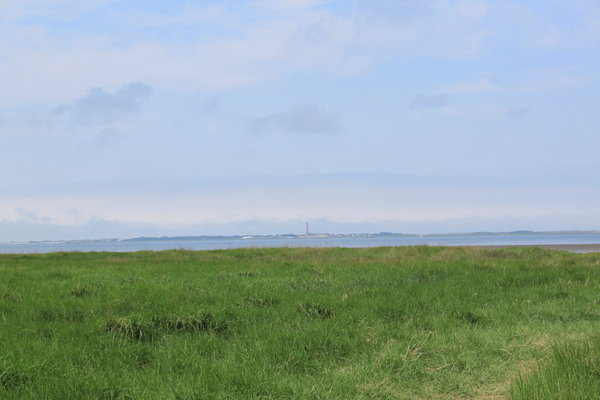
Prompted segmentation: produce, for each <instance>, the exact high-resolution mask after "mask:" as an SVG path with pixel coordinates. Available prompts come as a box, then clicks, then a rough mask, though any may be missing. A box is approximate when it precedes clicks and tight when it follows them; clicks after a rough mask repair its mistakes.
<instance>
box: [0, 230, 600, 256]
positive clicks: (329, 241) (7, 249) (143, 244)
mask: <svg viewBox="0 0 600 400" xmlns="http://www.w3.org/2000/svg"><path fill="white" fill-rule="evenodd" d="M599 243H600V234H527V235H514V234H512V235H466V236H460V235H456V236H430V235H428V236H424V237H412V236H411V237H357V238H347V237H344V238H335V237H328V238H306V239H249V240H243V239H235V240H216V239H215V240H167V241H165V240H159V241H138V242H135V241H132V242H129V241H122V242H101V243H52V244H50V243H42V244H13V245H8V244H0V253H50V252H58V251H84V252H86V251H109V252H126V251H127V252H128V251H142V250H150V251H160V250H173V249H186V250H222V249H234V248H244V247H285V246H289V247H380V246H419V245H428V246H524V245H567V244H570V245H572V244H599Z"/></svg>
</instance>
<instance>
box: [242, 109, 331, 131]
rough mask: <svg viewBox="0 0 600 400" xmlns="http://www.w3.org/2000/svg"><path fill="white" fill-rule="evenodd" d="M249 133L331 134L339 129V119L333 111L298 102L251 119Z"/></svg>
mask: <svg viewBox="0 0 600 400" xmlns="http://www.w3.org/2000/svg"><path fill="white" fill-rule="evenodd" d="M248 130H249V131H250V132H251V133H255V134H261V133H271V132H276V133H277V132H284V133H292V134H309V135H311V134H317V135H319V134H333V133H337V132H339V130H340V119H339V116H338V115H337V114H335V113H331V112H327V111H324V110H322V109H320V108H317V107H316V106H314V105H311V104H300V105H296V106H294V107H292V108H290V109H289V110H288V111H285V112H278V113H274V114H271V115H268V116H266V117H258V118H254V119H252V120H251V121H250V122H249V123H248Z"/></svg>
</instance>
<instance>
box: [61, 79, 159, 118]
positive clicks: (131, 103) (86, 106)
mask: <svg viewBox="0 0 600 400" xmlns="http://www.w3.org/2000/svg"><path fill="white" fill-rule="evenodd" d="M151 93H152V88H150V86H148V85H146V84H144V83H140V82H134V83H129V84H127V85H123V86H122V87H121V88H120V89H119V90H118V91H117V92H116V93H114V94H110V93H107V92H106V91H104V90H103V89H101V88H94V89H92V90H91V91H90V93H89V94H88V95H86V96H84V97H81V98H79V99H77V100H75V101H74V102H73V103H72V104H68V105H63V106H60V107H58V108H57V109H55V110H54V115H56V116H57V117H67V118H68V119H70V120H72V121H73V122H75V123H79V124H83V125H89V124H96V123H100V124H106V123H112V122H115V121H116V120H119V119H121V118H124V117H128V116H131V115H136V114H139V113H140V105H139V103H140V102H141V101H144V100H147V99H148V98H149V97H150V94H151Z"/></svg>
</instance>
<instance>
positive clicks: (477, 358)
mask: <svg viewBox="0 0 600 400" xmlns="http://www.w3.org/2000/svg"><path fill="white" fill-rule="evenodd" d="M599 289H600V253H590V254H571V253H567V252H559V251H554V250H544V249H539V248H507V249H494V250H484V249H480V248H466V247H465V248H455V247H427V246H414V247H382V248H369V249H348V248H320V249H308V248H279V249H236V250H219V251H186V250H176V251H161V252H146V251H143V252H135V253H51V254H11V255H7V254H3V255H0V398H2V399H486V400H491V399H508V400H525V399H547V400H549V399H565V400H566V399H598V398H600V384H599V383H600V335H599V333H600V329H599V328H600V304H599V302H600V290H599Z"/></svg>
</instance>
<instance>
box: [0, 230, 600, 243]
mask: <svg viewBox="0 0 600 400" xmlns="http://www.w3.org/2000/svg"><path fill="white" fill-rule="evenodd" d="M581 234H600V230H592V231H590V230H570V231H527V230H518V231H510V232H468V233H394V232H379V233H309V234H308V235H306V234H303V235H298V234H294V233H286V234H276V235H199V236H141V237H136V238H129V239H120V238H104V239H75V240H32V241H28V242H2V243H0V244H4V245H9V244H72V243H114V242H158V241H161V242H163V241H167V242H168V241H178V242H180V241H199V240H270V239H314V238H319V239H326V238H369V237H450V236H495V235H581Z"/></svg>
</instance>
